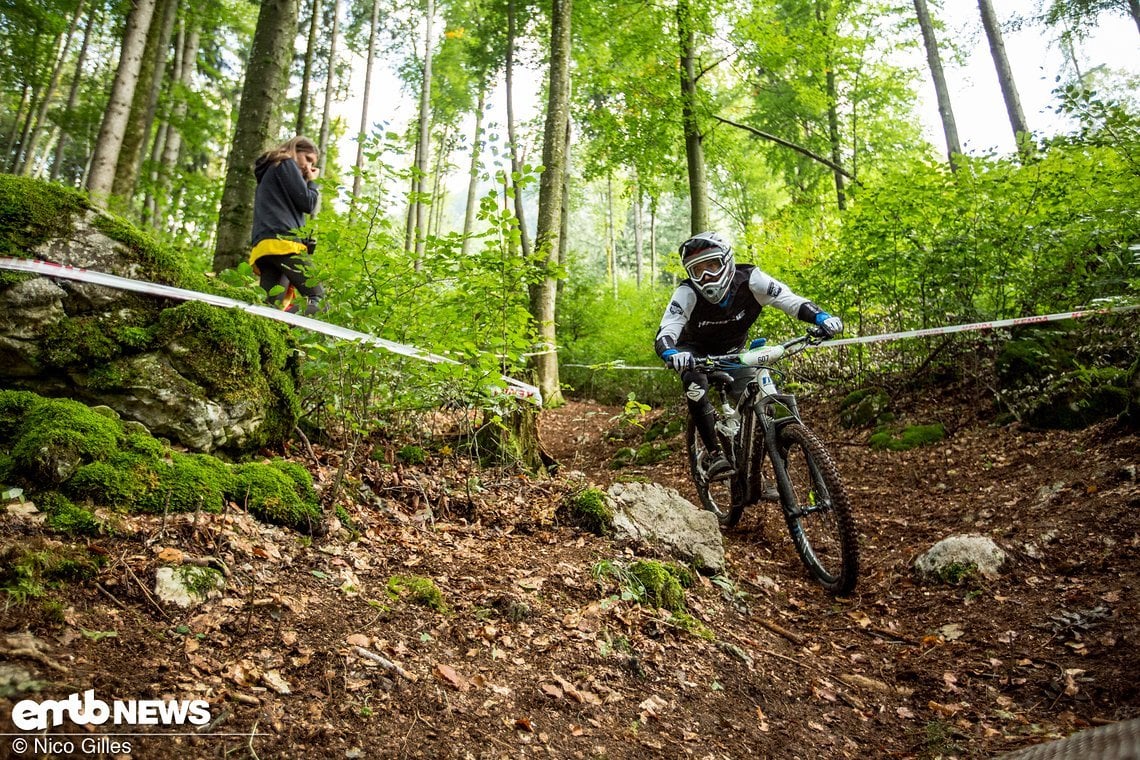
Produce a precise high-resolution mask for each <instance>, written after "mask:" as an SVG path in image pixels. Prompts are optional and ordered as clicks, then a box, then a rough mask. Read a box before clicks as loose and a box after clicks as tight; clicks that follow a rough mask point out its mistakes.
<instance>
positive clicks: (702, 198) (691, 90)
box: [677, 0, 709, 234]
mask: <svg viewBox="0 0 1140 760" xmlns="http://www.w3.org/2000/svg"><path fill="white" fill-rule="evenodd" d="M677 41H678V45H679V50H680V54H681V66H680V70H679V74H680V78H681V130H682V132H683V134H684V136H685V159H686V163H687V166H688V168H689V204H690V209H691V211H690V215H689V229H690V230H691V231H692V233H693V234H696V233H698V232H701V231H703V230H707V229H708V226H709V190H708V178H707V175H706V167H705V153H704V145H703V140H704V137H703V136H702V135H701V130H700V124H699V123H698V122H697V62H696V49H695V48H696V30H695V27H694V23H693V13H692V8H691V6H690V4H689V0H677Z"/></svg>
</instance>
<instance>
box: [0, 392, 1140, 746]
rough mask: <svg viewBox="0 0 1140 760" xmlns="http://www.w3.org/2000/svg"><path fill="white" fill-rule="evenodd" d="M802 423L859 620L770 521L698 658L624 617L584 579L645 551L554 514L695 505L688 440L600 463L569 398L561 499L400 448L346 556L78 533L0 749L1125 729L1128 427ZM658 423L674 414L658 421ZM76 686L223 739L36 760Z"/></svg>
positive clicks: (334, 459) (328, 456) (700, 591)
mask: <svg viewBox="0 0 1140 760" xmlns="http://www.w3.org/2000/svg"><path fill="white" fill-rule="evenodd" d="M801 402H802V405H803V407H804V409H805V410H806V414H805V418H806V420H807V422H808V423H809V424H810V425H811V426H812V427H813V428H815V429H816V430H817V432H819V433H820V435H821V437H822V438H823V439H824V440H825V442H826V443H827V445H828V447H829V448H830V450H831V451H832V452H833V455H834V457H835V458H836V460H837V461H838V464H839V468H840V470H841V472H842V473H843V474H844V476H845V478H846V481H847V484H848V487H849V490H850V492H851V496H852V500H853V504H854V508H855V514H856V518H857V521H858V525H859V528H860V539H861V551H862V574H861V577H860V580H859V585H858V587H857V589H856V592H855V594H854V595H853V596H851V597H850V598H846V599H834V598H831V597H829V596H828V595H826V594H825V593H823V591H822V590H821V589H820V588H819V587H818V586H816V585H815V584H813V582H812V581H811V580H810V579H809V578H808V577H807V575H806V573H805V571H804V569H803V567H802V566H801V565H800V562H799V560H798V558H797V556H796V555H795V553H794V552H793V550H792V546H791V542H790V540H789V538H788V536H787V533H786V531H785V529H784V528H783V525H782V522H780V521H779V520H778V519H776V518H777V516H776V515H775V514H774V510H773V509H772V505H770V504H761V505H759V506H758V507H754V508H751V510H750V511H749V512H747V513H746V514H745V516H744V518H743V520H742V521H741V524H740V526H739V527H737V528H735V529H733V530H730V531H728V532H727V533H726V535H725V545H726V552H727V567H728V570H727V576H728V578H729V579H730V581H731V582H730V583H729V582H723V581H719V582H713V581H712V580H711V579H708V578H701V579H700V580H699V581H698V582H697V583H696V584H695V585H694V586H693V587H692V588H690V589H688V591H687V604H688V610H689V612H690V613H691V614H692V615H693V616H695V617H696V618H697V619H698V620H699V621H700V622H701V623H703V625H704V626H707V628H708V629H709V630H710V631H711V632H712V633H713V635H714V638H713V639H711V640H710V639H706V638H701V637H699V636H697V635H694V634H692V633H687V632H685V631H684V630H682V629H681V628H679V627H678V626H677V625H676V624H675V622H674V621H673V620H672V619H670V616H669V615H668V614H667V613H665V612H662V611H659V610H655V609H651V608H647V607H643V606H639V605H638V604H636V603H635V602H633V601H631V600H628V599H622V598H621V596H620V592H619V589H618V588H617V587H616V586H615V585H614V583H613V581H611V580H608V579H606V578H604V577H603V578H602V579H598V578H596V577H595V575H594V573H593V569H594V568H595V566H597V565H598V563H599V562H602V561H610V562H626V561H630V560H632V559H633V558H634V557H635V556H639V557H642V556H656V555H655V554H654V552H653V550H652V549H649V548H647V547H641V546H633V545H630V544H628V543H619V542H615V541H613V540H610V539H604V538H598V537H595V536H593V535H591V534H588V533H583V532H581V531H579V530H576V529H574V528H571V527H567V526H565V525H564V524H562V523H561V521H560V520H559V519H558V517H557V515H556V510H557V508H558V505H559V503H560V501H561V499H562V498H563V497H564V495H565V494H566V493H568V492H569V491H571V490H573V489H574V488H575V487H576V486H577V485H579V484H580V483H581V481H582V480H585V481H586V482H588V483H591V484H595V485H600V486H605V485H607V484H608V483H610V482H612V481H615V480H618V479H630V478H634V479H645V480H648V481H654V482H658V483H661V484H664V485H668V486H672V487H674V488H676V489H678V490H679V491H680V492H681V493H682V494H683V495H684V496H686V497H687V498H689V499H690V500H693V501H695V500H696V496H695V493H694V492H693V490H692V487H691V485H690V483H689V481H688V478H687V467H686V462H685V455H684V444H683V440H682V437H681V436H678V437H676V438H673V439H671V440H670V441H668V442H669V443H670V444H671V445H672V446H673V448H674V451H675V453H674V454H673V455H672V456H671V457H669V458H668V459H667V460H665V461H663V462H661V463H660V464H658V465H654V466H650V467H632V468H625V469H621V470H612V469H610V468H609V463H610V461H611V459H612V457H613V454H614V452H615V451H616V449H617V448H618V447H620V446H622V445H626V444H625V443H623V442H622V441H620V440H610V438H609V437H608V436H607V434H612V433H613V432H614V431H615V430H617V431H620V430H621V429H623V428H621V426H620V425H618V423H617V422H615V419H616V418H617V417H618V416H619V413H620V411H621V410H620V409H619V408H616V407H606V406H601V405H597V404H592V403H588V402H582V401H575V402H571V403H569V404H567V405H566V406H564V407H562V408H561V409H558V410H554V411H548V412H544V413H543V415H542V418H541V419H540V428H539V429H540V435H541V439H542V441H543V442H544V445H545V446H546V448H547V449H548V451H549V453H551V454H552V455H554V456H555V457H556V458H557V459H558V460H559V462H560V463H561V470H560V475H559V476H558V477H557V478H553V479H546V478H531V477H526V476H521V475H519V474H518V473H516V472H511V471H506V470H503V471H495V472H489V471H486V470H480V469H478V468H477V467H476V466H475V465H473V464H472V463H470V462H468V461H466V460H462V459H459V458H456V457H454V456H452V455H450V454H448V453H446V452H437V453H433V454H431V455H429V458H428V460H427V462H426V463H424V464H423V465H419V466H415V467H411V466H407V465H404V464H401V463H398V462H396V460H394V459H393V458H392V457H391V456H390V452H389V453H388V465H387V466H386V465H385V464H384V463H383V462H377V461H371V460H370V461H369V462H368V464H367V465H366V466H364V467H363V468H360V469H359V470H357V471H356V472H354V473H351V475H352V477H350V479H349V480H348V482H349V483H350V484H351V489H350V493H352V494H353V495H357V494H359V495H361V498H359V499H355V500H354V502H355V503H354V504H353V505H352V506H350V507H349V508H348V511H349V514H350V516H351V518H352V520H353V522H354V523H355V527H356V529H357V531H358V533H356V534H355V535H353V536H349V535H348V534H347V533H346V532H344V531H340V532H336V531H334V532H333V533H331V534H330V535H328V536H325V537H320V538H312V539H310V538H308V537H303V536H300V535H298V534H296V533H293V532H291V531H287V530H283V529H280V528H275V527H268V526H265V525H262V524H259V523H257V522H255V521H254V520H252V519H251V518H250V517H249V516H248V515H246V514H244V513H243V512H241V511H240V510H238V509H236V508H234V509H231V510H230V511H228V512H227V513H226V514H221V515H204V514H201V515H196V516H194V515H183V516H171V517H167V518H165V519H163V518H161V517H155V516H148V517H137V516H136V517H131V518H129V519H126V520H124V521H123V523H122V524H121V525H120V529H119V531H118V533H117V534H116V535H114V536H104V537H100V538H97V539H92V540H90V541H89V542H88V548H89V550H90V551H92V552H95V553H97V554H99V555H101V556H102V557H103V559H104V563H103V565H102V567H101V569H100V570H99V572H98V574H97V576H96V577H94V578H92V579H89V580H87V581H84V582H81V583H74V584H71V585H67V586H64V587H62V588H58V589H55V590H52V591H50V592H49V593H48V595H47V596H44V597H41V598H39V599H32V600H29V601H28V602H26V603H24V604H22V605H18V606H9V607H8V608H7V609H5V610H4V611H3V613H2V615H0V733H4V734H7V736H3V737H0V757H6V756H10V757H64V756H87V757H91V756H105V757H114V756H120V757H125V756H130V757H138V758H258V759H264V758H297V757H303V756H310V757H317V756H319V757H323V758H373V757H376V758H404V757H408V758H514V757H555V758H614V759H618V758H622V759H625V758H638V760H641V759H643V758H647V757H653V758H658V757H660V758H682V757H692V758H701V759H703V758H709V759H714V758H742V757H763V758H939V757H941V758H952V757H957V758H983V757H993V756H996V755H998V754H1001V753H1002V752H1005V751H1009V750H1013V749H1017V748H1021V747H1025V746H1028V745H1031V744H1034V743H1039V742H1042V741H1045V740H1048V739H1050V738H1056V737H1060V736H1064V735H1067V734H1069V733H1071V732H1073V731H1076V730H1080V729H1082V728H1086V727H1089V726H1095V725H1099V724H1102V723H1105V722H1109V721H1116V720H1122V719H1129V718H1134V717H1137V716H1140V677H1138V674H1140V579H1138V577H1137V576H1138V571H1140V482H1138V473H1137V467H1138V459H1140V457H1138V453H1140V445H1138V444H1140V441H1138V438H1137V436H1136V434H1135V432H1128V431H1123V430H1120V429H1119V428H1116V427H1114V426H1113V425H1112V424H1110V423H1106V424H1102V425H1099V426H1097V427H1093V428H1090V429H1087V430H1083V431H1079V432H1074V433H1068V432H1031V431H1025V430H1021V429H1019V428H1018V426H1016V425H1011V426H1004V427H995V426H991V425H989V424H987V422H986V420H984V419H979V418H978V417H977V416H976V414H975V412H976V409H977V404H976V400H971V399H969V398H953V397H949V396H946V397H943V396H939V397H926V398H923V397H915V398H911V399H909V400H902V401H899V402H898V405H899V408H897V409H896V411H897V412H899V413H901V416H902V417H904V418H906V419H909V420H911V421H914V422H933V421H942V422H943V423H945V424H946V426H947V429H948V431H949V436H948V437H947V439H946V440H945V441H943V442H941V443H939V444H936V445H932V446H928V447H925V448H922V449H918V450H914V451H910V452H900V453H893V452H878V451H873V450H872V449H870V448H869V446H868V445H867V437H868V434H867V431H850V430H845V429H843V428H840V427H839V426H838V425H837V424H836V423H835V420H836V414H835V408H834V404H833V403H831V402H826V401H821V400H819V399H801ZM663 413H672V414H677V413H678V410H676V409H675V410H672V411H671V412H661V411H657V412H654V413H652V415H651V416H656V415H660V414H663ZM624 429H625V430H628V429H629V428H628V427H626V428H624ZM292 453H293V454H294V455H295V458H296V460H297V461H301V462H305V463H307V464H308V465H309V466H310V469H312V471H313V472H314V474H315V476H316V477H317V478H318V480H320V481H321V482H325V483H327V482H330V481H331V480H332V478H333V476H334V474H335V472H336V469H337V467H338V465H339V455H338V454H337V452H335V451H332V450H324V449H321V448H319V447H318V448H316V451H315V456H316V457H317V458H318V460H319V466H318V465H316V464H315V463H314V462H313V461H312V460H311V457H310V456H309V455H308V453H307V452H305V451H300V450H298V451H294V452H292ZM381 458H383V457H381ZM961 533H971V534H983V535H987V536H990V537H992V538H993V539H994V540H995V541H997V542H998V543H999V544H1000V545H1001V546H1002V547H1003V548H1005V550H1006V551H1007V552H1008V553H1009V555H1010V558H1011V563H1010V568H1009V569H1008V571H1007V572H1005V573H1004V574H1002V575H1001V576H1000V577H999V578H997V579H995V580H988V581H987V580H984V579H979V578H972V579H967V580H965V581H964V582H962V583H961V584H960V585H956V586H949V585H923V584H922V583H920V582H919V581H918V580H917V579H916V577H915V576H914V573H913V571H912V563H913V560H914V558H915V557H916V556H917V555H918V554H919V553H921V552H923V551H925V550H926V549H927V548H929V547H930V546H931V545H932V544H934V543H935V542H937V541H938V540H940V539H942V538H945V537H947V536H950V535H955V534H961ZM59 540H60V537H59V536H52V535H51V534H48V533H45V532H44V530H43V528H42V527H40V526H39V525H38V524H37V522H36V520H35V515H30V516H29V515H24V514H17V513H15V511H10V512H9V514H7V515H3V514H0V556H3V554H4V552H5V551H8V550H10V548H11V547H13V546H24V547H27V546H37V547H41V548H44V549H46V550H49V551H50V550H51V549H52V548H53V547H54V548H58V545H57V544H56V543H54V542H56V541H59ZM209 558H213V559H209ZM179 560H182V561H199V562H217V561H218V560H220V563H219V564H224V566H225V567H226V569H227V571H228V574H229V577H228V578H227V588H226V590H225V591H224V592H223V593H221V594H219V595H217V596H216V597H215V598H213V599H211V600H210V601H207V602H206V603H204V604H202V605H201V606H198V607H196V608H193V609H190V610H182V609H179V608H177V607H170V606H166V605H161V604H160V603H158V602H157V601H156V600H155V599H154V598H153V595H152V593H151V591H152V589H153V587H154V577H155V570H156V567H157V566H158V565H159V564H171V563H177V562H178V561H179ZM393 576H407V577H411V576H416V577H420V578H430V579H431V580H432V581H434V583H435V584H436V586H437V587H438V588H439V589H440V590H441V591H442V595H443V599H442V601H443V603H445V604H446V608H441V609H439V610H434V609H432V608H430V607H428V606H424V605H423V604H417V603H416V599H414V598H412V597H410V596H408V595H407V594H406V593H405V594H404V595H402V596H399V597H393V596H392V595H391V594H390V593H389V589H390V587H391V585H390V583H389V581H390V579H391V578H392V577H393ZM407 585H411V584H405V586H407ZM420 601H424V600H422V599H421V600H420ZM88 689H93V690H94V696H95V697H96V698H99V699H102V700H105V701H107V702H111V701H112V700H115V699H118V700H132V699H133V700H143V699H160V700H195V699H200V700H206V701H208V703H209V713H210V718H209V723H208V725H205V726H200V725H190V724H188V725H184V726H181V727H179V726H171V725H158V726H147V727H119V728H118V729H112V728H110V727H108V726H101V727H99V728H98V729H97V732H91V733H86V734H84V735H85V736H87V737H99V736H101V735H107V734H112V733H117V732H122V731H128V732H130V735H127V736H124V735H118V736H114V737H110V738H106V739H104V740H103V741H102V743H92V740H91V739H90V738H88V740H87V743H86V744H85V743H83V737H81V736H76V735H74V732H76V731H79V732H80V733H83V732H82V731H81V730H80V729H79V728H78V727H75V726H71V727H70V729H69V728H68V724H66V723H65V725H64V726H61V727H59V728H54V729H49V730H48V731H47V736H48V737H54V741H55V742H56V744H54V745H52V746H50V747H49V746H48V745H46V744H43V743H42V742H43V741H45V740H44V739H40V740H39V741H40V742H41V743H40V744H33V743H32V741H33V740H34V739H35V737H36V736H41V737H42V735H43V733H42V732H41V733H40V734H36V735H33V734H29V733H26V732H20V731H18V730H16V728H15V727H14V725H13V723H12V720H11V717H12V709H13V707H14V705H15V703H16V702H17V701H18V700H20V699H27V698H31V699H35V700H44V699H48V698H53V699H63V698H66V697H67V696H68V695H69V694H71V693H74V692H78V693H80V694H82V692H84V691H85V690H88ZM68 730H70V731H71V732H73V735H72V736H62V734H63V733H65V732H67V731H68ZM143 732H151V733H150V734H149V735H147V734H146V733H143ZM158 734H162V735H158ZM13 735H17V736H15V738H14V737H13ZM20 740H26V741H27V742H28V744H27V745H26V746H27V749H26V751H23V750H22V748H23V747H24V746H25V745H18V744H17V742H18V741H20ZM112 740H113V741H117V742H126V743H128V744H129V752H128V751H125V750H127V749H128V748H127V747H126V746H123V745H119V746H118V747H116V746H114V745H113V744H110V743H108V742H110V741H112ZM68 741H70V742H72V743H73V746H74V749H75V751H74V752H72V753H69V752H67V749H68V747H67V745H66V744H65V742H68ZM37 748H39V749H41V750H45V751H36V750H37ZM85 748H86V749H90V750H92V751H90V752H85V751H84V750H85ZM100 753H102V754H101V755H100Z"/></svg>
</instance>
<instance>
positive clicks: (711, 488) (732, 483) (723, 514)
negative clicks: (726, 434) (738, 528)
mask: <svg viewBox="0 0 1140 760" xmlns="http://www.w3.org/2000/svg"><path fill="white" fill-rule="evenodd" d="M685 445H686V447H687V448H688V451H689V473H690V475H692V478H693V486H694V487H695V488H696V489H697V496H698V497H699V498H700V500H701V505H702V506H703V507H704V508H705V509H707V510H708V511H709V512H712V513H713V514H714V515H716V519H717V522H719V523H720V524H721V525H723V526H724V527H726V528H731V527H732V526H734V525H736V523H737V522H738V521H739V520H740V515H741V513H742V512H743V511H744V504H743V500H742V498H741V493H740V487H739V485H738V483H739V479H738V478H737V476H736V475H733V476H732V477H729V478H723V479H721V480H713V481H710V480H709V479H708V476H707V474H706V473H707V471H708V466H709V460H710V459H711V457H710V456H709V453H708V449H707V448H705V443H704V441H702V440H701V435H700V433H698V432H697V424H696V423H695V422H693V419H692V417H690V418H689V427H688V429H687V430H686V431H685ZM726 450H727V448H726Z"/></svg>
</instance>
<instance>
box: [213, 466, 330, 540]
mask: <svg viewBox="0 0 1140 760" xmlns="http://www.w3.org/2000/svg"><path fill="white" fill-rule="evenodd" d="M287 464H288V463H286V462H280V461H272V462H269V463H268V464H262V463H259V462H250V463H247V464H242V465H238V466H237V467H235V468H234V469H233V480H232V481H231V482H230V488H229V490H228V491H227V493H226V497H227V498H229V499H232V500H233V501H235V502H237V503H238V504H242V505H244V506H245V508H246V509H248V510H249V512H250V514H252V515H255V516H256V517H258V518H259V519H262V520H265V521H266V522H270V523H275V524H277V525H284V526H286V527H290V528H294V529H296V530H302V531H305V532H308V531H311V530H312V528H313V526H314V525H316V524H318V523H319V522H320V519H321V506H320V503H319V502H318V501H317V494H316V492H315V491H314V490H313V485H312V480H311V479H309V478H308V477H307V475H308V474H307V473H306V477H305V478H304V479H301V478H298V479H295V477H297V476H298V473H297V472H296V470H295V469H293V468H291V467H285V466H283V465H287ZM299 480H306V481H307V482H299Z"/></svg>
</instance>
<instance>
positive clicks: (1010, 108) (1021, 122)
mask: <svg viewBox="0 0 1140 760" xmlns="http://www.w3.org/2000/svg"><path fill="white" fill-rule="evenodd" d="M978 10H979V11H981V14H982V27H983V28H984V29H985V30H986V39H988V40H989V43H990V55H991V56H993V59H994V69H995V70H996V71H997V77H998V84H999V85H1001V96H1002V99H1003V100H1005V112H1006V114H1008V115H1009V126H1010V128H1011V129H1012V130H1013V139H1014V141H1015V142H1016V143H1017V149H1018V152H1019V153H1021V154H1023V155H1025V154H1028V153H1031V152H1032V147H1031V145H1030V142H1029V140H1030V136H1029V127H1027V126H1026V125H1025V112H1024V111H1022V110H1021V97H1020V96H1019V95H1018V94H1017V84H1016V83H1015V82H1014V81H1013V69H1012V68H1010V65H1009V57H1008V56H1006V53H1005V41H1004V40H1003V39H1002V35H1001V26H1000V25H999V24H998V19H997V14H996V13H994V6H993V3H991V2H990V0H978Z"/></svg>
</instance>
